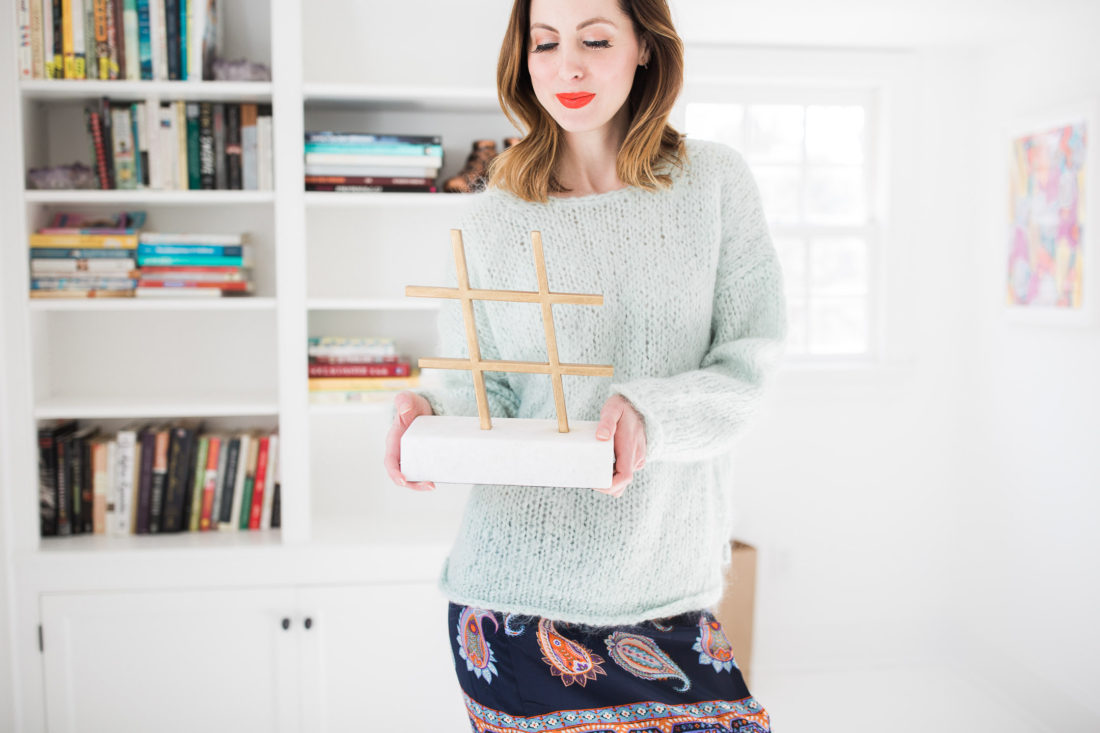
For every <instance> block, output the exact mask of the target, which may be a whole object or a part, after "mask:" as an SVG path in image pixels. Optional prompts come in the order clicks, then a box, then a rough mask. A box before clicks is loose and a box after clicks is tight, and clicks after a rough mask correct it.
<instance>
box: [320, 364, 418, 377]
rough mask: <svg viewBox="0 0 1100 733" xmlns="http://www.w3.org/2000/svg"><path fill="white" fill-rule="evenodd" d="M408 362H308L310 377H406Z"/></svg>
mask: <svg viewBox="0 0 1100 733" xmlns="http://www.w3.org/2000/svg"><path fill="white" fill-rule="evenodd" d="M410 367H411V363H410V362H407V361H405V362H391V363H388V364H315V363H310V364H309V376H311V377H407V376H409V369H410Z"/></svg>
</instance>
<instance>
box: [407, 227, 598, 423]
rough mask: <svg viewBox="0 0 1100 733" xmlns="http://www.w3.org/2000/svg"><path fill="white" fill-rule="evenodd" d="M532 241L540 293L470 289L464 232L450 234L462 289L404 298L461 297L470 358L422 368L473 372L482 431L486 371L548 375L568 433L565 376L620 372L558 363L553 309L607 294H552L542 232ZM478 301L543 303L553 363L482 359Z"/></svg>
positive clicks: (425, 362)
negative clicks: (476, 301) (476, 313)
mask: <svg viewBox="0 0 1100 733" xmlns="http://www.w3.org/2000/svg"><path fill="white" fill-rule="evenodd" d="M531 241H532V243H533V245H534V250H535V270H536V272H537V273H538V279H539V289H538V292H532V291H529V290H479V289H473V288H471V287H470V282H469V277H468V274H467V272H466V251H465V249H463V247H462V230H461V229H452V230H451V247H452V249H453V250H454V257H455V270H456V272H457V274H458V279H457V282H458V287H457V288H439V287H431V286H422V285H407V286H406V287H405V295H406V296H411V297H414V298H457V299H459V300H461V301H462V320H463V321H464V323H465V324H466V343H467V346H468V348H469V352H470V358H468V359H444V358H433V357H426V358H422V359H419V360H418V361H417V365H418V366H420V367H421V368H428V369H468V370H469V371H470V373H471V374H472V375H473V378H474V395H475V396H476V397H477V414H478V417H479V418H480V420H481V429H482V430H489V429H491V428H492V427H493V424H492V421H491V420H490V418H489V400H488V398H487V397H486V396H485V377H484V375H483V372H524V373H527V374H549V375H550V378H551V381H552V382H553V385H554V404H555V406H556V407H557V412H558V432H559V433H568V432H569V418H568V417H567V416H566V414H565V391H564V389H563V388H562V384H561V375H563V374H572V375H576V376H582V377H605V376H606V377H610V376H612V375H613V374H614V373H615V368H614V366H613V365H611V364H562V363H561V362H559V361H558V341H557V337H556V336H555V335H554V312H553V310H552V309H551V306H552V305H554V304H570V305H603V296H602V295H586V294H583V293H551V292H550V287H549V285H548V283H547V279H546V262H545V260H544V259H543V253H542V233H541V232H538V231H533V232H531ZM475 300H507V301H510V302H513V303H541V304H542V324H543V328H544V329H545V330H546V354H547V357H548V358H549V359H550V361H548V362H537V361H496V360H491V359H490V360H484V359H482V358H481V349H480V348H479V347H478V342H477V326H476V325H475V323H474V301H475Z"/></svg>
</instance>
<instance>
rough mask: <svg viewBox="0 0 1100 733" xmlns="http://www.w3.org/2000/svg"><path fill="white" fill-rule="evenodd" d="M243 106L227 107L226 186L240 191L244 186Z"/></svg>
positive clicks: (228, 105)
mask: <svg viewBox="0 0 1100 733" xmlns="http://www.w3.org/2000/svg"><path fill="white" fill-rule="evenodd" d="M241 155H242V150H241V105H239V104H227V105H226V107H225V170H226V184H227V186H228V187H229V189H230V190H233V191H239V190H241V187H242V186H243V185H244V181H243V179H242V176H241Z"/></svg>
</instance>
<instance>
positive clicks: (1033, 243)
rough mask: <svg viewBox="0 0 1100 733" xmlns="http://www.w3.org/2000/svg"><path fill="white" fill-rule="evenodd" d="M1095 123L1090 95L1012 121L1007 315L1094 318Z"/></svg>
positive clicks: (1099, 241) (1097, 107)
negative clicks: (1057, 107)
mask: <svg viewBox="0 0 1100 733" xmlns="http://www.w3.org/2000/svg"><path fill="white" fill-rule="evenodd" d="M1098 126H1100V99H1098V98H1090V99H1086V100H1082V101H1080V102H1077V103H1075V104H1070V105H1065V106H1063V107H1061V108H1059V109H1056V110H1050V111H1048V112H1046V113H1044V114H1041V115H1035V116H1032V117H1029V118H1026V119H1024V118H1021V119H1017V120H1015V121H1014V122H1013V123H1012V124H1011V126H1010V129H1009V130H1008V133H1007V135H1006V138H1009V139H1010V141H1011V147H1010V149H1011V159H1010V160H1009V164H1008V171H1009V205H1010V209H1009V212H1008V214H1009V221H1008V227H1007V230H1008V231H1007V235H1008V236H1007V240H1008V241H1007V249H1008V261H1007V266H1006V269H1005V276H1006V282H1005V299H1006V315H1007V317H1008V319H1009V320H1011V321H1016V322H1020V323H1046V324H1066V325H1069V324H1072V325H1093V324H1095V323H1096V321H1097V317H1098V313H1100V308H1098V307H1097V302H1096V301H1097V299H1098V298H1100V251H1098V250H1100V237H1098V236H1097V234H1096V231H1095V230H1096V228H1097V221H1100V185H1098V184H1100V181H1098V179H1100V145H1098V144H1097V142H1096V133H1097V130H1098ZM1006 142H1008V140H1006ZM1006 147H1009V146H1008V145H1006Z"/></svg>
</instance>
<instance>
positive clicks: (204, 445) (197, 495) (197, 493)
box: [187, 435, 210, 532]
mask: <svg viewBox="0 0 1100 733" xmlns="http://www.w3.org/2000/svg"><path fill="white" fill-rule="evenodd" d="M209 454H210V436H209V435H203V436H201V437H200V438H199V446H198V454H197V455H196V456H195V472H194V475H192V477H191V503H190V504H189V506H188V513H187V528H188V529H189V530H191V531H192V532H198V531H199V522H200V520H201V518H202V495H203V488H204V486H205V485H206V462H207V458H208V456H209Z"/></svg>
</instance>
